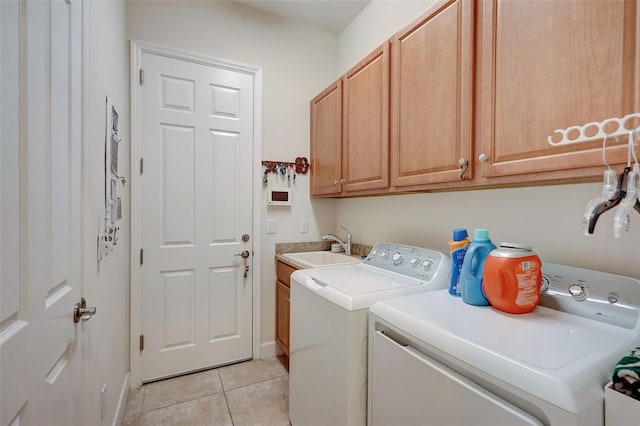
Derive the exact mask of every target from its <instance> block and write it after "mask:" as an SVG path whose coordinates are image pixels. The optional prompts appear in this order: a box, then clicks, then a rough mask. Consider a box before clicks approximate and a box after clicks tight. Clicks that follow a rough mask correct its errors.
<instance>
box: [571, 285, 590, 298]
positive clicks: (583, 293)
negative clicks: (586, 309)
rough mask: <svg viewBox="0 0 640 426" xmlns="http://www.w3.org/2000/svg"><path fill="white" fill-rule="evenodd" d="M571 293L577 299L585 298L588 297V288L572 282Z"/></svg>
mask: <svg viewBox="0 0 640 426" xmlns="http://www.w3.org/2000/svg"><path fill="white" fill-rule="evenodd" d="M569 294H570V295H571V297H573V298H574V299H575V300H585V299H586V298H587V289H586V288H584V286H583V285H580V284H571V285H570V286H569Z"/></svg>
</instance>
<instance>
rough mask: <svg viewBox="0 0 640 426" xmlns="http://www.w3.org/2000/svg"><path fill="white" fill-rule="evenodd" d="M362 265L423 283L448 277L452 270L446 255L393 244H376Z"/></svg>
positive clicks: (420, 248)
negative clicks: (442, 276)
mask: <svg viewBox="0 0 640 426" xmlns="http://www.w3.org/2000/svg"><path fill="white" fill-rule="evenodd" d="M362 263H363V264H365V265H369V266H373V267H376V268H380V269H384V270H386V271H389V272H395V273H398V274H402V275H406V276H408V277H411V278H415V279H419V280H422V281H432V280H433V279H434V278H435V277H436V276H438V277H440V276H441V275H447V276H448V275H449V273H450V269H451V266H450V264H449V257H448V256H447V255H445V254H444V253H441V252H439V251H435V250H430V249H427V248H422V247H414V246H408V245H404V244H393V243H376V244H375V245H374V246H373V248H372V249H371V251H370V252H369V255H368V256H367V258H366V259H365V260H363V261H362Z"/></svg>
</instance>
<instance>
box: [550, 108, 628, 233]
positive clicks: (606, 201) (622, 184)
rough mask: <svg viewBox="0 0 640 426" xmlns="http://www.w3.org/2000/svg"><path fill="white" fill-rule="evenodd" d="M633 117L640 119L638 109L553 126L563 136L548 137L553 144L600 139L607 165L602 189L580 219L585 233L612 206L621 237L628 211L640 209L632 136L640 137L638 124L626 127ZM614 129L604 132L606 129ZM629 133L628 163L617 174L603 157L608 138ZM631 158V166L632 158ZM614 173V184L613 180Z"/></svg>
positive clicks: (616, 137)
mask: <svg viewBox="0 0 640 426" xmlns="http://www.w3.org/2000/svg"><path fill="white" fill-rule="evenodd" d="M633 120H637V121H640V113H633V114H628V115H625V116H624V117H622V118H617V117H614V118H608V119H606V120H603V121H601V122H592V123H587V124H585V125H582V126H571V127H568V128H566V129H558V130H555V132H554V133H560V134H561V135H562V139H561V140H560V141H559V142H553V136H549V137H548V142H549V144H550V145H553V146H560V145H569V144H575V143H582V142H592V141H595V140H599V139H602V162H603V164H604V165H605V166H606V167H607V170H605V172H604V180H603V183H602V191H601V193H600V194H599V195H598V196H596V197H595V198H593V199H592V200H590V201H589V202H588V203H587V208H586V210H585V212H584V215H583V218H582V223H583V227H584V234H585V235H587V236H588V235H591V234H593V231H594V230H595V227H596V222H597V220H598V218H599V217H600V215H602V214H603V213H604V212H606V211H608V210H611V209H613V208H614V207H615V209H614V224H613V233H614V236H615V237H616V238H619V237H620V231H621V230H622V229H625V230H627V231H628V230H629V229H630V218H629V216H630V213H631V212H632V210H636V211H637V212H638V213H640V198H639V197H638V179H639V176H640V164H638V158H637V156H636V153H635V145H634V142H633V136H634V134H635V136H636V139H637V140H638V141H640V125H638V126H637V127H634V128H631V129H629V128H628V126H629V125H630V124H632V122H633ZM607 128H609V129H611V128H613V130H612V131H611V132H607V131H606V130H605V129H607ZM575 132H578V136H577V137H576V138H574V139H571V138H570V134H575ZM624 135H628V138H629V139H628V154H627V166H626V167H625V169H624V171H623V172H622V174H620V176H617V174H616V172H615V171H614V170H612V169H611V166H610V165H609V163H607V158H606V148H607V139H608V138H615V140H616V141H619V138H620V136H624ZM632 158H633V160H634V165H633V167H632V164H631V160H632ZM616 177H617V178H618V179H617V184H616Z"/></svg>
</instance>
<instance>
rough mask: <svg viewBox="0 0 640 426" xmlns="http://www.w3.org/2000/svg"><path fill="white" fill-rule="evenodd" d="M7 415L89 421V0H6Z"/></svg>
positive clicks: (2, 228) (1, 349)
mask: <svg viewBox="0 0 640 426" xmlns="http://www.w3.org/2000/svg"><path fill="white" fill-rule="evenodd" d="M0 28H2V32H1V36H0V37H1V38H0V53H1V55H0V93H1V97H0V98H1V108H0V129H1V130H0V131H1V137H2V145H1V150H0V164H1V169H0V172H1V173H0V175H1V186H0V211H1V212H2V213H1V214H0V282H1V286H0V288H1V297H0V379H1V383H0V394H1V400H2V405H1V407H0V424H2V425H18V424H20V425H21V424H32V425H40V424H50V425H62V424H82V423H83V416H82V408H83V402H84V401H83V394H84V393H83V392H82V375H81V371H80V365H81V360H80V351H79V350H78V346H79V343H80V342H79V340H80V339H79V333H80V332H81V329H80V326H79V325H76V324H75V323H74V321H73V307H74V305H75V304H76V303H77V302H78V301H79V299H80V293H81V288H80V279H81V265H80V261H79V259H80V258H81V235H80V231H81V228H80V226H79V224H80V223H81V218H80V208H81V204H80V196H81V193H80V191H81V187H80V183H81V175H80V172H81V120H80V117H81V101H82V94H81V83H82V75H81V73H82V66H81V64H82V61H81V59H82V58H81V55H82V3H81V2H80V1H72V2H70V3H68V2H65V1H64V0H51V1H19V0H3V1H1V2H0Z"/></svg>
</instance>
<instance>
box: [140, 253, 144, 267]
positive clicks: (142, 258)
mask: <svg viewBox="0 0 640 426" xmlns="http://www.w3.org/2000/svg"><path fill="white" fill-rule="evenodd" d="M143 263H144V249H140V266H142V264H143Z"/></svg>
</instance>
